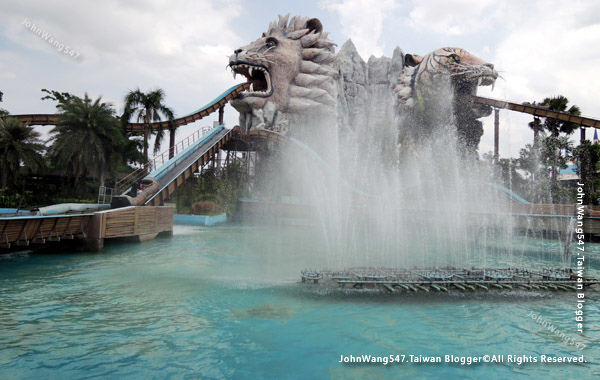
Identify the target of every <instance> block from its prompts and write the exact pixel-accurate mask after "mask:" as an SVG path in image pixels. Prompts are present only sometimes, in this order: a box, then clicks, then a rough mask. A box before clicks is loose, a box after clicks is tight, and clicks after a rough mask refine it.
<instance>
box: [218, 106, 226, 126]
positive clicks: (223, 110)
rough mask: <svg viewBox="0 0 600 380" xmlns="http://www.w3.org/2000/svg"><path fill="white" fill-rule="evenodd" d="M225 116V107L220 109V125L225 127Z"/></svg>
mask: <svg viewBox="0 0 600 380" xmlns="http://www.w3.org/2000/svg"><path fill="white" fill-rule="evenodd" d="M224 114H225V106H223V107H221V108H219V125H223V115H224Z"/></svg>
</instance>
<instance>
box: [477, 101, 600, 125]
mask: <svg viewBox="0 0 600 380" xmlns="http://www.w3.org/2000/svg"><path fill="white" fill-rule="evenodd" d="M467 98H468V99H469V100H470V101H472V102H474V103H480V104H485V105H488V106H491V107H494V108H506V109H509V110H511V111H516V112H522V113H528V114H530V115H534V116H538V117H546V118H549V119H555V120H560V121H565V122H568V123H574V124H577V125H580V126H582V127H588V128H600V120H596V119H592V118H590V117H584V116H576V115H571V114H569V113H566V112H559V111H554V110H550V109H548V108H546V107H541V106H537V105H533V104H529V103H524V104H517V103H511V102H507V101H504V100H496V99H491V98H484V97H483V96H467Z"/></svg>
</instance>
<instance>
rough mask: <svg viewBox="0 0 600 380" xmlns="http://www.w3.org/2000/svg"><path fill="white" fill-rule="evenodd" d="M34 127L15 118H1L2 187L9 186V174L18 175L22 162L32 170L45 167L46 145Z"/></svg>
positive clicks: (0, 161) (0, 157) (0, 182)
mask: <svg viewBox="0 0 600 380" xmlns="http://www.w3.org/2000/svg"><path fill="white" fill-rule="evenodd" d="M39 137H40V134H39V133H38V132H36V131H35V130H34V129H33V127H30V126H28V125H23V124H21V122H20V121H19V120H17V119H15V118H11V117H8V118H0V163H1V166H2V168H1V170H2V175H1V180H0V189H3V188H5V187H6V186H8V178H9V174H10V176H12V177H13V178H14V177H16V176H17V175H18V171H19V168H20V166H21V163H23V164H25V167H26V168H27V169H28V170H30V171H32V170H38V169H40V168H42V167H44V158H43V157H42V152H43V151H44V145H43V144H42V141H41V140H40V139H39Z"/></svg>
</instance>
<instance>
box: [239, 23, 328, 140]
mask: <svg viewBox="0 0 600 380" xmlns="http://www.w3.org/2000/svg"><path fill="white" fill-rule="evenodd" d="M327 36H328V33H324V32H323V26H322V25H321V22H320V21H319V20H318V19H315V18H307V17H297V16H295V17H292V18H291V19H289V15H287V16H279V21H278V22H271V24H270V25H269V28H268V30H267V31H266V32H265V33H263V34H262V36H261V37H260V38H259V39H257V40H256V41H254V42H252V43H250V44H249V45H246V46H243V47H241V48H239V49H236V50H235V51H234V54H233V55H231V56H230V57H229V65H228V66H229V67H230V68H231V69H232V71H233V76H234V78H235V76H236V75H242V76H244V77H245V78H246V80H247V82H249V83H250V87H249V89H248V90H247V91H245V92H243V93H242V94H241V95H240V96H238V97H237V98H236V99H234V100H233V101H232V102H231V104H232V106H233V107H234V108H235V109H236V110H238V111H239V112H240V125H241V126H242V127H244V128H246V129H247V130H250V129H261V128H266V129H275V130H279V131H283V132H285V131H286V130H287V129H288V128H289V127H290V126H289V122H290V120H293V119H294V118H295V117H297V115H299V114H302V113H306V114H314V113H315V112H317V113H318V112H326V111H328V110H332V109H333V108H334V107H335V104H336V102H335V98H336V95H335V80H334V75H335V73H336V71H335V70H334V69H333V66H332V62H333V60H334V58H335V55H334V48H333V47H334V46H335V44H334V43H333V42H332V41H330V40H329V39H328V38H327Z"/></svg>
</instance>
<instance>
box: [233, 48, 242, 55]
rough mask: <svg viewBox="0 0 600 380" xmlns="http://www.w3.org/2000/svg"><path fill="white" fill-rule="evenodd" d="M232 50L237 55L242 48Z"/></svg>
mask: <svg viewBox="0 0 600 380" xmlns="http://www.w3.org/2000/svg"><path fill="white" fill-rule="evenodd" d="M233 52H234V53H235V55H238V54H240V53H241V52H242V49H237V50H234V51H233Z"/></svg>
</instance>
